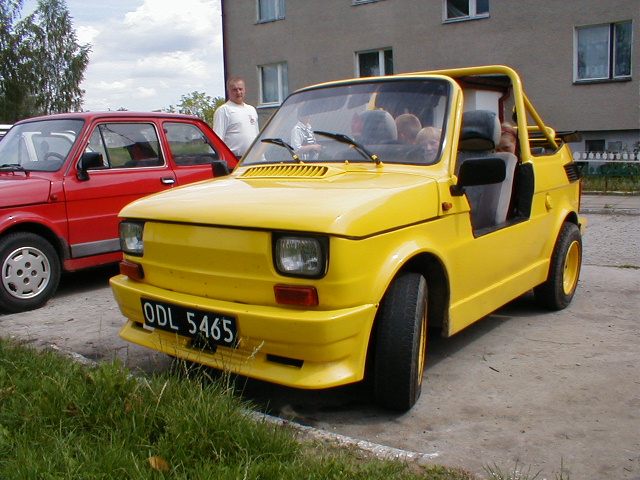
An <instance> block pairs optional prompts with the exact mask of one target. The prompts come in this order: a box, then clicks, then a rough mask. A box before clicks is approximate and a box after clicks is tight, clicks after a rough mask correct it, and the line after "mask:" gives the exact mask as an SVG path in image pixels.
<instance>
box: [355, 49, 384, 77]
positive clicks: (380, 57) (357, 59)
mask: <svg viewBox="0 0 640 480" xmlns="http://www.w3.org/2000/svg"><path fill="white" fill-rule="evenodd" d="M385 52H391V55H393V48H391V47H386V48H380V49H375V50H363V51H361V52H355V72H356V75H355V76H356V77H358V78H360V77H361V74H360V55H363V54H368V53H378V67H382V68H381V71H380V75H393V67H392V71H391V72H387V70H386V62H385V58H384V57H385ZM382 70H384V71H382Z"/></svg>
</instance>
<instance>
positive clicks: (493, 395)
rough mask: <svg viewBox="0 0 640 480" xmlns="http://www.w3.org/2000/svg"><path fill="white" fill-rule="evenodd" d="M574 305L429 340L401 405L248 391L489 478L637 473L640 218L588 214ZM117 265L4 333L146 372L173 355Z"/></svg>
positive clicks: (316, 421)
mask: <svg viewBox="0 0 640 480" xmlns="http://www.w3.org/2000/svg"><path fill="white" fill-rule="evenodd" d="M588 220H589V228H588V230H587V235H586V236H585V240H584V241H585V248H584V253H585V258H584V267H583V273H582V277H581V280H580V286H579V290H578V293H577V294H576V297H575V298H574V302H573V303H572V305H571V306H570V307H569V308H568V309H567V310H564V311H562V312H554V313H548V312H542V311H541V310H540V309H539V308H538V307H537V306H536V305H535V304H534V303H533V299H532V297H531V295H525V296H523V297H521V298H520V299H518V300H516V301H514V302H512V303H511V304H509V305H508V306H506V307H505V308H503V309H501V310H500V311H498V312H496V313H495V314H493V315H491V316H489V317H487V318H486V319H484V320H482V321H481V322H478V323H477V324H475V325H473V326H471V327H470V328H468V329H467V330H465V331H463V332H461V333H460V334H458V335H456V336H454V337H452V338H449V339H443V338H439V337H437V336H435V335H433V336H432V337H431V338H430V340H429V341H430V344H429V360H428V365H427V369H426V378H425V388H424V392H423V395H422V397H421V398H420V400H419V402H418V404H417V405H416V406H415V407H414V408H413V409H412V410H411V411H410V412H408V413H406V414H404V415H395V414H390V413H389V412H386V411H383V410H380V409H378V408H376V407H375V406H374V405H372V404H371V403H369V402H368V401H367V399H366V398H363V396H365V395H366V390H365V389H364V388H363V387H362V386H360V385H358V386H351V387H345V388H341V389H334V390H329V391H322V392H305V391H297V390H292V389H287V388H282V387H278V386H274V385H269V384H265V383H261V382H254V381H249V382H246V383H242V386H243V387H244V392H245V395H246V396H247V397H248V398H250V399H253V400H254V401H255V402H257V403H258V404H260V405H262V406H263V407H264V409H265V410H268V411H269V412H271V413H276V414H280V415H282V416H284V417H287V418H293V419H294V420H296V421H298V422H300V423H302V424H306V425H312V426H316V427H319V428H321V429H324V430H326V431H329V432H333V433H339V434H343V435H347V436H351V437H354V438H358V439H363V440H368V441H369V442H373V443H378V444H383V445H388V446H391V447H396V448H401V449H406V450H410V451H415V452H421V453H423V454H427V455H425V456H423V460H425V461H429V462H433V463H440V464H444V465H448V466H457V467H463V468H466V469H468V470H470V471H472V472H475V473H478V474H483V473H484V466H486V465H493V464H496V465H498V466H499V467H500V468H501V469H502V470H503V471H505V470H508V469H510V468H513V467H514V465H515V463H516V462H518V463H519V464H520V465H524V466H525V471H526V469H527V468H529V466H530V467H531V472H532V473H535V472H537V471H538V470H542V473H541V475H540V476H539V477H538V478H554V473H556V472H558V471H559V468H560V465H561V463H564V466H565V469H567V470H568V471H570V472H571V478H572V479H576V480H579V479H589V480H598V479H603V480H604V479H607V480H609V479H640V460H639V458H638V455H639V452H640V375H639V374H638V372H640V338H639V337H640V335H639V333H640V327H639V320H638V305H640V269H639V267H640V216H631V215H588ZM116 272H117V270H116V269H115V268H111V267H110V268H107V269H99V270H96V271H93V272H84V273H79V274H75V275H72V276H69V277H67V278H66V279H65V280H64V281H63V284H62V286H61V289H60V291H59V292H58V294H57V295H56V297H55V298H54V299H53V300H52V301H51V302H50V303H49V304H48V305H47V306H46V307H45V308H42V309H40V310H37V311H34V312H27V313H23V314H13V315H4V316H0V334H1V335H13V336H17V337H19V338H23V339H26V340H29V341H31V342H32V343H33V344H34V345H37V346H42V347H46V346H49V345H52V344H55V345H57V346H58V347H59V348H62V349H65V350H69V351H74V352H77V353H79V354H81V355H83V356H85V357H88V358H91V359H96V360H111V359H116V358H117V359H120V360H122V361H124V362H126V363H128V364H130V365H132V366H134V367H136V368H141V369H143V370H146V371H154V370H162V369H165V368H167V366H168V365H169V361H168V359H167V357H166V356H164V355H160V354H157V353H155V352H153V351H149V350H147V349H144V348H142V347H137V346H135V345H131V344H128V343H126V342H124V341H122V340H120V338H119V337H118V335H117V332H118V330H119V328H120V326H121V325H122V323H123V317H122V316H121V315H120V313H119V311H118V308H117V305H116V303H115V301H114V300H113V298H112V296H111V292H110V290H109V288H108V287H107V279H108V278H109V276H111V275H112V274H114V273H116Z"/></svg>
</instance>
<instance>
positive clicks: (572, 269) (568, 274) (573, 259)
mask: <svg viewBox="0 0 640 480" xmlns="http://www.w3.org/2000/svg"><path fill="white" fill-rule="evenodd" d="M580 257H581V253H580V243H579V242H577V241H575V242H572V243H571V245H570V246H569V249H568V250H567V256H566V257H565V260H564V274H563V281H562V288H563V290H564V293H565V295H571V293H572V292H573V291H574V290H575V288H576V285H577V284H578V276H579V274H580V263H581V258H580Z"/></svg>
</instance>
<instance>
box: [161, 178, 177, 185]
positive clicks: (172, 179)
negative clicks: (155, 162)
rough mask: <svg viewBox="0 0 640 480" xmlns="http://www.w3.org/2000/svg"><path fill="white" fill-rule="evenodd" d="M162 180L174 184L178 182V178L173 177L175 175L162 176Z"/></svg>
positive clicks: (166, 183)
mask: <svg viewBox="0 0 640 480" xmlns="http://www.w3.org/2000/svg"><path fill="white" fill-rule="evenodd" d="M160 181H161V182H162V183H164V184H165V185H172V184H174V183H176V179H175V178H173V177H162V178H161V179H160Z"/></svg>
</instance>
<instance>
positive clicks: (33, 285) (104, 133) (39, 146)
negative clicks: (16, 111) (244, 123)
mask: <svg viewBox="0 0 640 480" xmlns="http://www.w3.org/2000/svg"><path fill="white" fill-rule="evenodd" d="M236 163H237V159H236V157H235V156H234V155H233V153H231V151H230V150H229V149H228V148H227V146H226V145H225V144H224V143H223V142H222V140H220V138H218V137H217V136H216V134H215V133H214V132H213V130H212V129H211V128H210V127H209V126H208V125H207V124H206V123H204V122H203V121H202V120H200V119H199V118H196V117H192V116H187V115H177V114H168V113H131V112H102V113H72V114H61V115H51V116H46V117H37V118H32V119H28V120H23V121H21V122H18V123H16V124H15V125H14V126H13V128H12V129H11V130H9V132H8V133H7V134H6V136H5V137H4V138H3V139H2V142H0V268H1V283H0V308H1V309H4V310H5V311H8V312H20V311H25V310H31V309H34V308H38V307H41V306H42V305H44V303H45V302H47V300H49V299H50V298H51V296H52V295H53V294H54V292H55V290H56V288H57V286H58V282H59V280H60V275H61V272H62V271H75V270H79V269H82V268H87V267H94V266H97V265H103V264H106V263H111V262H117V261H119V260H121V257H122V254H121V252H120V240H119V237H118V224H119V221H118V218H117V215H118V212H119V211H120V210H121V209H122V207H124V206H125V205H126V204H128V203H129V202H131V201H133V200H135V199H137V198H140V197H143V196H145V195H149V194H151V193H155V192H158V191H161V190H166V189H169V188H172V187H175V186H177V185H184V184H186V183H191V182H195V181H199V180H205V179H209V178H212V177H213V176H220V175H224V174H226V173H228V172H229V169H232V168H233V167H235V165H236Z"/></svg>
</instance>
